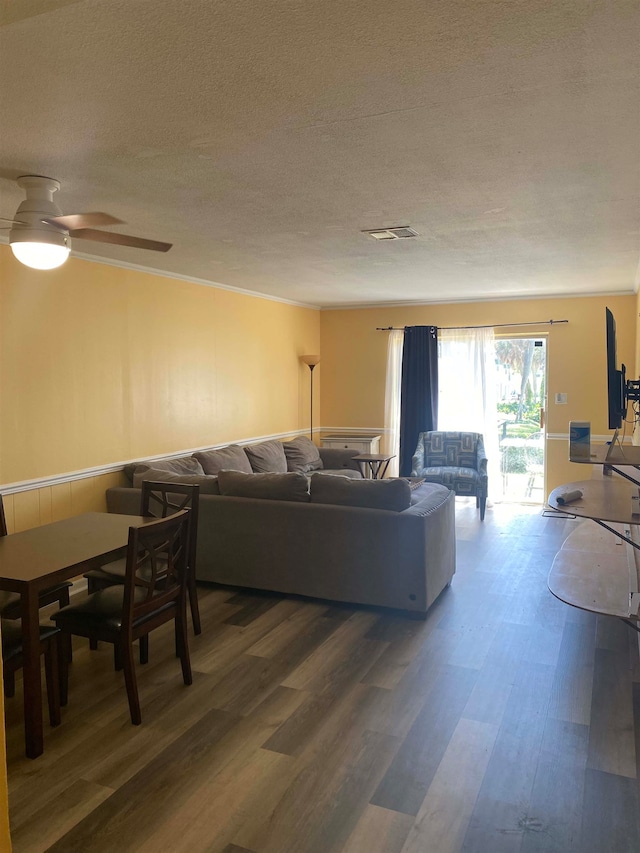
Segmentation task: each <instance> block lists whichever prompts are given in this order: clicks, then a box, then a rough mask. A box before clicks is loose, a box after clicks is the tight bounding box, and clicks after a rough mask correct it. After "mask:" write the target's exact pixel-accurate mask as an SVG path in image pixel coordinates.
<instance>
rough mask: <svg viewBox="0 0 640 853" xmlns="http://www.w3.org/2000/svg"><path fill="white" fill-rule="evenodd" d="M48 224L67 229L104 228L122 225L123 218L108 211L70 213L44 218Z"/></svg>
mask: <svg viewBox="0 0 640 853" xmlns="http://www.w3.org/2000/svg"><path fill="white" fill-rule="evenodd" d="M42 221H43V222H46V223H47V224H48V225H56V226H58V227H59V228H64V229H65V231H72V230H75V229H76V228H103V227H104V226H105V225H122V219H116V218H115V216H109V214H108V213H99V212H97V211H96V212H95V213H69V214H68V215H67V216H48V217H47V218H46V219H43V220H42Z"/></svg>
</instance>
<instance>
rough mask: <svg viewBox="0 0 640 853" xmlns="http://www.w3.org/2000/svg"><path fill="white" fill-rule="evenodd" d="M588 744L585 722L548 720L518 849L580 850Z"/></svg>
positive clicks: (536, 852) (535, 852) (533, 852)
mask: <svg viewBox="0 0 640 853" xmlns="http://www.w3.org/2000/svg"><path fill="white" fill-rule="evenodd" d="M588 744H589V731H588V727H587V726H583V725H578V724H576V723H568V722H564V721H558V720H552V719H548V720H547V724H546V726H545V731H544V735H543V740H542V746H541V750H540V759H539V761H538V769H537V771H536V778H535V781H534V785H533V791H532V794H531V801H530V810H529V824H528V825H529V827H530V829H531V830H532V831H529V832H527V833H524V834H523V839H522V848H521V853H580V851H581V844H582V837H581V822H582V802H583V796H584V769H585V767H586V763H587V750H588ZM534 829H535V831H533V830H534Z"/></svg>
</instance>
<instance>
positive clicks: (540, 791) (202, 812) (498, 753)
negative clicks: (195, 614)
mask: <svg viewBox="0 0 640 853" xmlns="http://www.w3.org/2000/svg"><path fill="white" fill-rule="evenodd" d="M575 524H576V522H572V521H567V520H562V519H557V518H549V519H547V518H543V517H542V515H541V511H540V509H539V508H534V507H509V506H497V507H495V508H493V509H490V510H488V511H487V516H486V520H485V522H484V523H483V524H480V522H479V520H478V516H477V511H476V510H475V507H473V506H472V505H471V503H469V504H466V503H465V502H460V503H459V505H458V509H457V538H458V561H457V567H458V568H457V574H456V576H455V577H454V580H453V583H452V586H451V588H450V589H448V590H445V592H444V594H443V595H442V596H441V597H440V599H439V600H438V602H437V603H436V605H435V606H434V607H433V609H432V610H431V612H430V614H429V616H428V618H427V620H426V621H424V622H420V621H412V620H409V619H407V618H404V617H403V616H401V615H398V614H397V613H385V612H383V611H381V610H380V611H379V610H372V609H367V608H357V607H349V606H346V605H344V606H343V605H332V604H328V603H322V602H314V601H306V600H298V599H292V598H284V597H282V596H271V595H259V594H247V593H238V592H237V591H232V590H228V589H219V588H212V587H203V588H201V589H200V602H201V611H202V623H203V633H202V635H201V636H199V637H193V636H192V635H191V636H190V644H191V651H192V663H193V670H194V683H193V685H192V686H191V687H185V686H184V685H183V683H182V678H181V674H180V666H179V663H178V661H177V660H176V659H175V658H174V657H173V651H172V645H173V636H172V630H171V628H170V627H169V626H167V628H168V630H163V629H161V630H158V631H155V632H154V633H153V634H152V636H151V642H150V655H151V658H150V663H149V664H148V665H147V666H145V667H139V669H138V672H139V679H140V694H141V696H140V698H141V705H142V716H143V723H142V726H140V727H133V726H132V725H131V724H130V722H129V713H128V709H127V702H126V694H125V690H124V684H123V680H122V674H121V673H115V672H114V671H113V667H112V652H111V649H110V648H109V647H106V646H104V647H101V648H100V649H99V650H98V651H97V652H90V651H89V649H88V647H87V645H86V644H85V643H84V642H82V641H78V642H77V644H76V645H75V654H74V662H73V665H72V668H71V675H70V679H71V680H70V694H69V705H68V707H67V708H66V709H63V722H62V725H61V726H60V727H59V728H58V729H49V728H48V727H47V728H46V732H45V752H44V755H43V756H41V758H39V759H37V760H35V761H29V760H28V759H26V758H24V757H23V732H22V721H21V701H22V694H21V684H20V682H19V681H18V683H17V690H16V696H15V698H14V699H9V700H7V701H6V713H7V740H8V743H7V748H8V766H9V786H10V810H11V825H12V837H13V842H14V851H15V853H36V851H50V853H54V851H55V853H115V851H118V852H119V853H127V852H128V851H131V853H164V852H165V851H166V853H182V852H183V851H184V853H187V851H188V853H214V851H219V853H334V851H335V853H338V852H339V851H340V853H401V851H402V853H462V851H464V853H534V851H535V853H572V851H575V853H627V852H628V853H638V851H639V850H640V827H639V811H640V809H639V805H640V803H639V792H640V788H639V784H640V783H639V781H638V780H639V778H640V774H639V772H638V771H639V768H640V667H639V666H638V645H637V640H636V636H637V635H636V634H635V633H634V632H632V631H631V630H630V629H629V628H628V627H627V626H625V625H624V624H623V623H622V622H619V621H616V620H614V619H609V618H605V617H598V618H596V617H595V616H594V615H592V614H588V613H584V612H581V611H578V610H575V609H572V608H570V607H568V606H566V605H563V604H561V603H560V602H559V601H557V600H556V599H555V598H553V596H552V595H551V594H550V593H549V592H548V590H547V587H546V577H547V574H548V571H549V568H550V566H551V562H552V560H553V557H554V555H555V553H556V550H557V549H558V548H559V547H560V545H561V543H562V541H563V540H564V538H565V537H566V536H567V535H568V534H569V533H570V532H571V531H572V530H573V526H574V525H575Z"/></svg>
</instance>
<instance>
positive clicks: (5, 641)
mask: <svg viewBox="0 0 640 853" xmlns="http://www.w3.org/2000/svg"><path fill="white" fill-rule="evenodd" d="M0 630H1V631H2V673H3V677H4V693H5V696H7V697H8V698H10V697H12V696H13V695H14V694H15V674H16V672H18V670H20V669H22V625H21V623H19V622H17V621H16V620H9V619H2V620H1V622H0ZM59 636H60V631H59V629H58V628H56V627H55V625H40V654H43V655H44V670H45V677H46V682H47V702H48V705H49V722H50V723H51V725H52V726H58V725H60V666H62V667H66V665H67V661H66V660H64V661H61V660H60V646H59V643H58V640H59Z"/></svg>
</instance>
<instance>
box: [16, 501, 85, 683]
mask: <svg viewBox="0 0 640 853" xmlns="http://www.w3.org/2000/svg"><path fill="white" fill-rule="evenodd" d="M6 535H7V520H6V517H5V514H4V502H3V500H2V495H0V536H6ZM71 586H72V584H71V583H70V582H69V581H64V582H62V583H58V584H56V585H55V586H51V587H48V588H47V589H43V590H42V591H41V592H40V594H39V596H38V598H39V601H38V603H39V605H40V607H47V605H49V604H57V605H58V607H66V606H67V604H69V589H70V588H71ZM0 617H1V618H2V619H21V618H22V605H21V601H20V594H19V593H17V592H6V591H5V590H0ZM66 653H67V657H68V660H71V654H72V652H71V643H70V642H69V644H68V646H67V648H66ZM5 685H6V679H5ZM5 689H6V688H5Z"/></svg>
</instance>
